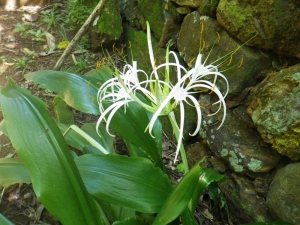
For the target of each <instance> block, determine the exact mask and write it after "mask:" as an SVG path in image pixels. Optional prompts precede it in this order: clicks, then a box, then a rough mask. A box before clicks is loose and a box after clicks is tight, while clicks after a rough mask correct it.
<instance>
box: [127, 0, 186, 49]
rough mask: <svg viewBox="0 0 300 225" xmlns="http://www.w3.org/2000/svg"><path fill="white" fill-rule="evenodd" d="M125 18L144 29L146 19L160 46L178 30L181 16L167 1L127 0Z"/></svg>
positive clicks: (132, 24) (131, 23)
mask: <svg viewBox="0 0 300 225" xmlns="http://www.w3.org/2000/svg"><path fill="white" fill-rule="evenodd" d="M125 18H126V20H127V21H128V22H129V23H130V25H131V26H133V27H136V28H138V29H139V30H140V29H142V30H146V21H148V22H149V24H150V28H151V31H152V32H153V34H154V36H155V37H156V38H157V39H160V46H161V47H165V45H166V44H167V42H168V41H169V39H171V37H173V36H174V35H176V34H177V33H178V32H179V24H177V23H178V21H180V20H181V16H180V15H179V13H178V12H176V9H175V6H174V5H173V4H171V3H170V2H169V3H163V2H161V1H152V0H140V1H136V0H128V1H127V3H126V8H125Z"/></svg>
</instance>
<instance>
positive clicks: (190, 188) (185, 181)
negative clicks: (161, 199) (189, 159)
mask: <svg viewBox="0 0 300 225" xmlns="http://www.w3.org/2000/svg"><path fill="white" fill-rule="evenodd" d="M200 171H201V167H200V165H199V163H198V164H196V165H195V166H194V167H193V168H192V169H191V170H190V171H189V172H188V173H187V174H186V175H185V176H184V177H183V178H182V180H181V181H180V182H179V183H178V185H177V186H176V187H175V188H174V189H173V191H172V192H171V193H170V195H169V197H168V199H167V200H166V201H165V203H164V204H163V206H162V207H161V209H160V210H159V212H158V214H157V216H156V218H155V220H154V222H153V224H152V225H165V224H168V223H170V222H171V221H173V220H174V219H176V218H177V217H178V216H179V215H180V214H181V213H182V212H183V211H184V210H185V208H186V207H187V205H188V203H189V201H190V199H191V198H192V196H193V193H194V191H195V189H196V187H197V184H198V180H199V174H200Z"/></svg>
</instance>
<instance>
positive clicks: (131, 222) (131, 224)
mask: <svg viewBox="0 0 300 225" xmlns="http://www.w3.org/2000/svg"><path fill="white" fill-rule="evenodd" d="M113 225H149V223H146V222H144V221H142V220H141V219H139V218H130V219H128V220H125V221H121V222H114V223H113Z"/></svg>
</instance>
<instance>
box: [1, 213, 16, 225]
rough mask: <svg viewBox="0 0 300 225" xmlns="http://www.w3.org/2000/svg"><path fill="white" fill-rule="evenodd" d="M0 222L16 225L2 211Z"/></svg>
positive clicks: (3, 224)
mask: <svg viewBox="0 0 300 225" xmlns="http://www.w3.org/2000/svg"><path fill="white" fill-rule="evenodd" d="M0 224H1V225H14V223H12V222H10V221H9V220H8V219H6V218H5V217H4V216H3V215H2V214H1V213H0Z"/></svg>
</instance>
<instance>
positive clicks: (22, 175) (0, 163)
mask: <svg viewBox="0 0 300 225" xmlns="http://www.w3.org/2000/svg"><path fill="white" fill-rule="evenodd" d="M15 183H31V178H30V175H29V173H28V170H27V169H26V167H25V165H24V164H23V163H22V162H21V160H20V159H9V158H2V159H0V186H4V187H8V186H10V185H12V184H15ZM0 224H1V223H0Z"/></svg>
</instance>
